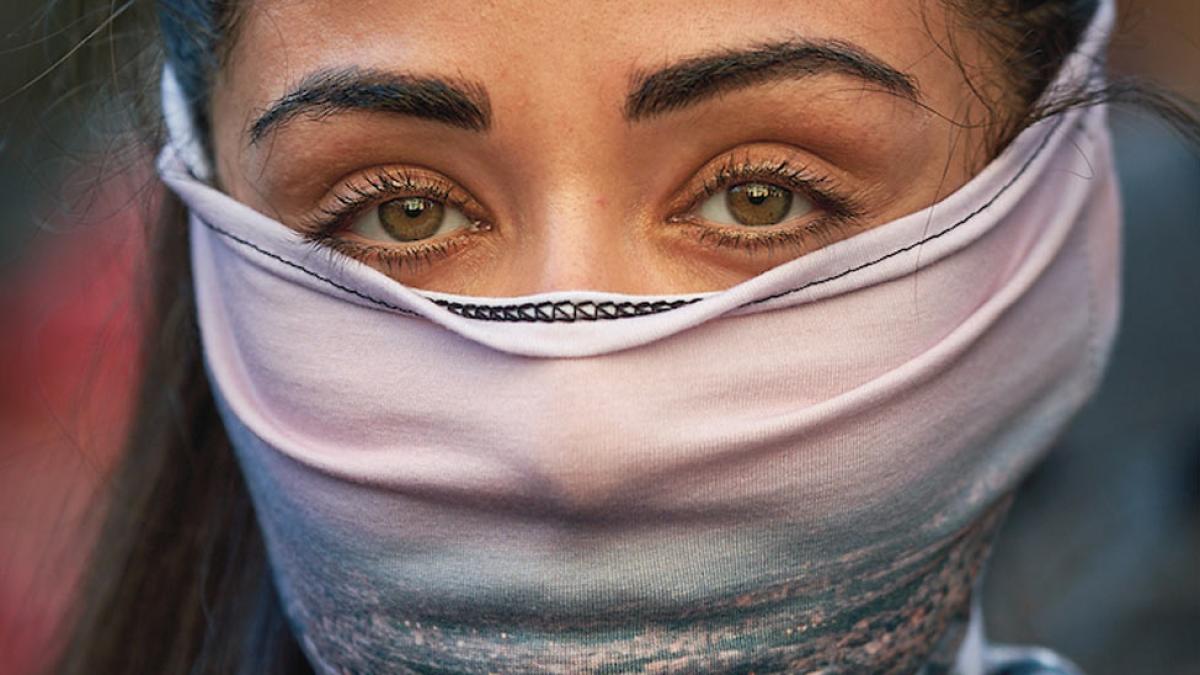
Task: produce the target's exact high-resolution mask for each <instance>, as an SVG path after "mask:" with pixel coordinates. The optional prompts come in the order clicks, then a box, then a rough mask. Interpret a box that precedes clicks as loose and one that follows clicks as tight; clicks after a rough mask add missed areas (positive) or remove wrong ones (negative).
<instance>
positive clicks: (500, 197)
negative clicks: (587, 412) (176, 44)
mask: <svg viewBox="0 0 1200 675" xmlns="http://www.w3.org/2000/svg"><path fill="white" fill-rule="evenodd" d="M235 37H236V42H235V44H234V45H233V48H232V52H231V54H230V57H229V60H228V62H227V64H226V66H225V68H224V70H223V71H222V72H221V73H220V75H219V77H218V80H217V82H216V84H215V87H214V92H213V111H212V112H213V137H214V143H215V149H216V155H217V164H218V177H219V180H220V182H221V184H222V186H223V188H224V189H225V190H226V191H228V192H229V193H230V194H231V195H233V196H234V197H235V198H237V199H239V200H241V201H243V202H246V203H248V204H250V205H251V206H253V207H255V208H256V209H258V210H260V211H262V212H264V213H267V214H269V215H271V216H273V217H275V218H277V219H278V220H280V221H281V222H283V223H285V224H287V225H288V226H290V227H293V228H295V229H296V230H298V231H300V232H302V233H304V234H305V235H306V236H308V237H310V238H312V239H313V240H314V241H319V242H322V243H324V244H327V245H329V246H331V247H332V248H334V249H335V250H339V251H341V252H343V253H345V254H348V255H350V256H352V257H356V258H358V259H360V260H362V261H363V262H365V263H366V264H368V265H372V266H374V267H377V268H378V269H380V270H381V271H383V272H385V273H386V274H389V275H391V276H392V277H394V278H396V279H397V280H399V281H401V282H403V283H405V284H408V285H410V286H415V287H419V288H425V289H429V290H436V291H443V292H451V293H461V294H470V295H483V296H513V295H524V294H530V293H537V292H543V291H555V290H566V289H591V290H602V291H612V292H620V293H632V294H663V293H685V292H696V291H707V290H716V289H720V288H724V287H728V286H731V285H733V284H736V283H738V282H740V281H743V280H745V279H747V278H749V277H751V276H754V275H756V274H758V273H760V272H762V271H764V270H766V269H768V268H771V267H774V266H776V265H779V264H781V263H783V262H786V261H788V260H791V259H793V258H796V257H797V256H801V255H804V254H805V253H807V252H810V251H813V250H815V249H817V248H820V247H822V246H825V245H827V244H830V243H832V242H835V241H838V240H841V239H845V238H848V237H852V236H854V235H855V234H856V233H858V232H861V231H863V230H866V229H869V228H871V227H873V226H876V225H880V224H882V223H886V222H888V221H891V220H894V219H896V218H898V217H900V216H903V215H905V214H908V213H912V212H914V211H917V210H919V209H921V208H923V207H925V206H928V205H930V204H932V203H934V202H935V201H937V200H938V199H940V198H941V197H942V196H944V195H946V194H947V193H949V192H951V191H953V190H954V189H956V188H957V187H959V186H960V185H961V184H962V183H963V182H965V181H966V180H967V179H968V178H969V177H970V175H971V174H972V172H973V171H974V170H975V169H976V168H977V167H978V166H979V164H980V163H981V162H982V161H983V160H985V159H986V157H985V150H984V148H985V147H987V142H988V140H989V139H988V137H987V134H988V130H987V128H986V127H985V126H984V125H981V124H978V122H979V121H981V120H982V115H980V114H979V111H980V110H983V109H984V105H983V104H982V102H981V101H980V100H979V99H978V98H977V96H976V94H973V93H972V91H975V90H977V88H972V87H970V86H969V85H968V83H967V81H966V80H965V76H964V72H967V73H985V74H990V75H996V74H998V73H997V71H996V70H995V68H994V67H992V66H991V65H990V64H989V61H988V59H987V58H986V57H985V56H984V51H983V49H982V48H981V46H980V45H979V43H978V42H977V40H976V39H975V37H974V36H973V35H972V34H970V33H969V32H967V31H964V30H960V29H958V28H956V27H955V26H954V23H953V20H952V17H951V15H950V14H948V12H947V11H946V10H945V9H944V8H943V7H942V3H941V2H937V1H936V0H930V1H928V2H926V1H924V0H807V1H806V2H796V1H795V0H785V1H777V0H759V1H758V2H754V3H729V2H726V1H724V0H656V1H655V2H641V1H638V2H635V1H632V0H613V1H606V2H595V0H555V2H553V3H550V2H544V1H534V0H495V1H491V2H479V1H478V0H437V1H436V2H423V3H413V2H400V1H399V0H362V1H360V2H356V3H352V5H347V4H346V3H344V2H335V1H333V0H306V1H304V2H298V1H295V0H257V1H256V2H253V3H248V6H247V9H246V10H245V11H244V14H243V15H242V16H241V17H240V22H239V24H238V26H237V30H236V35H235ZM960 61H961V62H960ZM963 64H965V65H966V67H965V68H964V67H962V66H963ZM991 79H992V80H993V81H999V78H998V77H993V78H991ZM990 103H996V101H990Z"/></svg>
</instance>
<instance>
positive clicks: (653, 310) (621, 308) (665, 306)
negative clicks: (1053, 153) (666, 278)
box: [200, 118, 1063, 323]
mask: <svg viewBox="0 0 1200 675" xmlns="http://www.w3.org/2000/svg"><path fill="white" fill-rule="evenodd" d="M1062 125H1063V119H1061V118H1060V119H1058V120H1057V121H1056V123H1055V125H1054V128H1053V129H1051V130H1050V131H1048V132H1046V135H1045V137H1043V138H1042V141H1041V143H1039V144H1038V147H1037V148H1036V149H1035V150H1034V152H1033V154H1032V155H1030V157H1029V159H1027V160H1026V161H1025V164H1024V165H1022V166H1021V169H1020V170H1019V171H1018V172H1017V173H1016V175H1014V176H1013V177H1012V178H1010V179H1009V180H1008V182H1006V183H1005V184H1004V185H1003V186H1001V188H1000V189H999V190H998V191H997V192H996V194H995V195H993V196H992V198H991V199H989V200H988V201H987V202H985V203H984V204H982V205H981V206H980V207H979V208H977V209H975V210H974V211H972V212H971V213H969V214H967V215H966V216H964V217H963V218H962V219H961V220H959V221H958V222H956V223H954V224H953V225H951V226H949V227H947V228H946V229H944V230H941V231H940V232H935V233H934V234H931V235H929V236H927V237H925V238H924V239H921V240H919V241H915V242H913V243H911V244H908V245H907V246H904V247H902V248H898V249H896V250H895V251H892V252H891V253H888V254H886V255H883V256H880V257H879V258H876V259H875V260H872V261H870V262H866V263H863V264H861V265H856V266H854V267H851V268H849V269H846V270H843V271H841V272H838V273H837V274H833V275H830V276H827V277H824V278H822V279H816V280H814V281H810V282H808V283H805V284H803V285H801V286H797V287H795V288H790V289H788V290H785V291H779V292H778V293H773V294H771V295H768V296H766V297H763V298H759V299H757V300H751V301H750V302H747V303H744V304H742V305H740V306H739V309H741V308H745V307H751V306H754V305H758V304H762V303H764V302H770V301H772V300H777V299H779V298H781V297H783V296H785V295H791V294H792V293H798V292H800V291H803V290H805V289H808V288H812V287H813V286H819V285H821V284H824V283H828V282H830V281H835V280H837V279H841V278H842V277H845V276H848V275H851V274H854V273H855V272H858V271H861V270H864V269H866V268H868V267H871V266H872V265H878V264H879V263H881V262H883V261H885V260H888V259H889V258H894V257H896V256H898V255H900V254H902V253H906V252H908V251H911V250H913V249H914V248H917V247H918V246H921V245H923V244H926V243H929V242H931V241H933V240H934V239H938V238H939V237H943V236H945V235H947V234H949V233H950V232H952V231H954V230H956V229H958V228H959V227H961V226H962V225H964V224H966V223H967V222H968V221H970V220H972V219H973V218H975V217H976V216H978V215H979V214H981V213H983V212H984V211H986V210H987V209H988V208H991V206H992V205H993V204H995V203H996V201H997V200H999V199H1000V197H1001V196H1003V195H1004V193H1005V192H1008V190H1009V189H1010V188H1012V186H1013V185H1015V184H1016V182H1017V181H1018V180H1020V178H1021V177H1022V176H1024V175H1025V172H1027V171H1028V170H1029V167H1031V166H1033V162H1034V161H1035V160H1036V159H1037V158H1038V157H1039V156H1041V154H1042V151H1044V150H1045V149H1046V146H1047V145H1049V143H1050V139H1051V138H1052V137H1053V136H1054V134H1056V133H1057V132H1058V130H1059V128H1061V127H1062ZM200 222H201V223H203V224H204V225H205V226H206V227H208V228H209V229H211V230H213V231H215V232H217V233H219V234H222V235H224V236H226V237H228V238H230V239H232V240H233V241H236V242H237V243H239V244H242V245H243V246H246V247H248V248H250V249H253V250H255V251H258V252H259V253H261V254H263V255H265V256H267V257H269V258H272V259H273V260H277V261H279V262H281V263H283V264H285V265H287V266H288V267H292V268H294V269H297V270H299V271H301V272H303V273H305V274H307V275H309V276H311V277H313V278H314V279H318V280H320V281H324V282H325V283H327V284H329V285H330V286H333V287H334V288H336V289H338V290H340V291H343V292H345V293H349V294H351V295H354V296H356V297H359V298H362V299H363V300H366V301H368V302H373V303H375V304H377V305H379V306H381V307H386V308H388V309H391V310H393V311H396V312H399V313H401V314H404V315H407V316H420V315H419V314H418V313H417V312H414V311H412V310H408V309H404V308H402V307H397V306H396V305H393V304H391V303H388V302H384V301H383V300H380V299H378V298H373V297H371V296H369V295H366V294H363V293H360V292H359V291H356V290H354V289H353V288H348V287H346V286H343V285H341V284H339V283H337V282H336V281H333V280H332V279H329V278H328V277H324V276H321V275H320V274H317V273H316V272H313V271H312V270H309V269H307V268H305V267H303V266H301V265H299V264H297V263H294V262H292V261H290V260H287V259H284V258H281V257H280V256H278V255H275V254H274V253H271V252H270V251H266V250H264V249H262V248H259V247H258V246H256V245H255V244H253V243H252V242H249V241H246V240H245V239H242V238H241V237H238V236H237V235H234V234H233V233H231V232H227V231H225V230H223V229H221V228H219V227H217V226H216V225H213V224H212V223H209V222H207V221H205V220H203V219H200ZM427 299H428V300H430V301H431V302H433V303H434V304H436V305H438V306H439V307H442V308H444V309H447V310H449V311H450V312H451V313H453V314H457V315H458V316H461V317H464V318H467V319H476V320H480V321H502V322H508V323H573V322H575V321H611V320H615V319H626V318H633V317H639V316H649V315H651V314H661V313H663V312H669V311H672V310H675V309H679V308H680V307H684V306H686V305H691V304H693V303H696V302H699V301H700V300H701V299H702V298H685V299H681V300H657V301H653V302H646V301H638V302H633V301H628V302H612V301H605V302H599V303H597V302H595V301H592V300H583V301H578V302H576V301H573V300H562V301H558V302H541V303H537V304H534V303H524V304H520V305H478V304H466V303H460V302H452V301H449V300H439V299H434V298H427Z"/></svg>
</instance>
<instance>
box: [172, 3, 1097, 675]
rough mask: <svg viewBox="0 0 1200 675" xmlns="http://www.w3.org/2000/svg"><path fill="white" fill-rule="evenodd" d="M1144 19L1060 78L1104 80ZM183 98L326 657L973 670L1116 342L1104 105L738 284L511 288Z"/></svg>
mask: <svg viewBox="0 0 1200 675" xmlns="http://www.w3.org/2000/svg"><path fill="white" fill-rule="evenodd" d="M1111 16H1112V8H1111V4H1110V3H1105V5H1104V8H1103V9H1102V10H1101V14H1100V16H1098V17H1097V19H1096V25H1095V26H1094V27H1093V29H1092V31H1091V32H1090V33H1089V36H1088V38H1087V39H1086V40H1085V43H1084V45H1083V46H1082V47H1081V50H1080V53H1079V54H1077V55H1075V57H1073V58H1072V59H1071V60H1070V62H1069V63H1068V65H1067V67H1066V69H1065V70H1064V73H1063V74H1062V76H1061V77H1060V81H1059V85H1058V86H1065V85H1069V84H1072V83H1078V82H1080V81H1082V80H1083V79H1085V78H1088V77H1091V76H1092V74H1093V71H1092V69H1093V64H1092V57H1093V56H1094V55H1095V54H1097V53H1100V50H1101V47H1102V45H1103V42H1104V36H1105V34H1106V32H1107V29H1108V25H1109V23H1110V22H1111ZM169 79H170V74H169V72H168V80H169ZM166 91H167V94H168V96H167V99H168V100H167V101H166V110H167V113H168V117H169V120H168V121H169V122H170V126H171V130H172V135H173V137H174V138H175V141H174V143H173V144H171V145H168V147H167V148H166V149H164V151H163V153H162V156H161V159H160V170H161V174H162V177H163V179H164V180H165V181H166V183H167V184H168V185H169V186H170V188H171V189H172V190H173V191H175V193H176V194H178V195H179V196H180V197H181V198H182V199H183V201H184V202H185V203H186V204H187V206H188V207H189V209H190V213H191V215H190V228H191V247H192V264H193V271H194V279H195V292H196V300H197V305H198V311H199V322H200V329H201V335H202V339H203V346H204V358H205V363H206V366H207V369H208V372H209V376H210V379H211V382H212V385H213V389H214V392H215V393H216V396H217V399H218V403H219V405H220V409H221V411H222V414H223V418H224V421H225V425H226V428H227V430H228V432H229V436H230V440H231V441H232V443H233V446H234V448H235V450H236V452H237V456H238V458H239V460H240V462H241V466H242V468H243V471H244V474H245V477H246V481H247V484H248V486H249V490H250V494H251V496H252V498H253V500H254V504H255V507H256V511H257V514H258V519H259V522H260V524H261V528H262V532H263V535H264V537H265V541H266V545H267V550H268V554H269V559H270V563H271V569H272V571H273V574H274V579H275V582H276V584H277V587H278V589H279V592H280V595H281V597H282V599H283V603H284V608H285V611H286V614H287V616H288V618H289V620H290V622H291V624H292V626H293V628H294V631H295V633H296V635H297V636H298V638H299V641H300V643H301V645H302V647H303V649H304V650H305V652H306V653H307V655H308V657H309V659H310V660H311V662H312V663H313V664H314V666H315V667H316V668H317V670H318V671H319V672H322V673H380V672H423V673H432V672H453V673H485V672H505V673H509V672H544V673H578V672H680V673H683V672H689V673H691V672H776V671H801V672H808V671H817V672H825V673H841V672H847V673H860V672H913V671H916V670H917V669H919V668H921V667H923V666H926V665H928V664H930V663H932V662H937V660H938V659H942V658H943V657H944V654H943V652H944V651H945V650H947V649H949V650H950V652H951V653H950V654H949V656H948V657H945V659H946V660H947V661H953V660H954V653H952V652H953V649H954V648H955V647H956V643H955V644H951V645H950V646H949V647H948V646H947V645H946V641H945V638H946V635H947V634H948V627H949V626H950V625H951V624H952V623H953V621H954V619H955V618H956V617H959V616H961V615H963V614H964V613H965V612H966V608H967V607H968V605H969V599H970V595H971V588H972V584H973V583H974V580H975V578H976V576H977V573H978V571H979V568H980V565H981V561H982V559H983V557H984V555H985V552H986V548H987V542H988V541H989V537H990V534H991V533H992V531H993V530H994V528H995V526H996V523H997V521H998V520H999V516H1000V513H1001V512H1002V511H1003V507H1004V505H1005V503H1006V495H1008V494H1009V493H1010V491H1011V490H1012V489H1013V487H1014V486H1015V485H1016V484H1017V482H1019V480H1020V479H1021V478H1022V477H1023V476H1024V475H1025V474H1026V473H1027V472H1028V471H1029V469H1030V468H1031V467H1032V466H1033V465H1034V464H1035V463H1036V462H1037V461H1038V460H1039V458H1040V457H1041V456H1042V454H1043V451H1044V450H1045V449H1046V448H1047V447H1048V445H1049V444H1050V443H1051V442H1052V440H1053V439H1054V438H1055V436H1056V435H1057V434H1058V433H1059V431H1060V430H1061V429H1062V428H1063V426H1064V424H1065V422H1066V421H1067V420H1068V418H1069V417H1070V416H1071V415H1072V413H1073V412H1074V411H1075V410H1077V409H1078V407H1079V406H1080V405H1081V404H1082V403H1083V402H1084V400H1085V399H1086V398H1087V397H1088V396H1089V394H1090V393H1091V392H1092V391H1093V389H1094V388H1095V386H1096V384H1097V381H1098V378H1099V375H1100V372H1101V370H1102V365H1103V363H1104V362H1105V359H1106V357H1107V354H1108V352H1109V347H1110V344H1111V341H1112V338H1113V333H1114V327H1115V324H1116V316H1117V305H1118V294H1117V280H1118V243H1119V242H1118V213H1119V209H1118V204H1117V191H1116V183H1115V178H1114V172H1113V164H1112V157H1111V153H1110V146H1109V135H1108V131H1107V129H1106V126H1105V110H1104V109H1103V108H1101V107H1093V108H1089V109H1084V110H1075V111H1071V112H1067V113H1065V114H1062V115H1059V116H1057V117H1055V118H1053V119H1050V120H1047V121H1044V122H1040V123H1038V124H1035V125H1033V126H1032V127H1031V128H1029V129H1027V130H1026V131H1025V132H1024V133H1022V134H1021V135H1020V136H1019V137H1018V138H1017V139H1016V140H1015V141H1014V142H1013V143H1012V144H1011V145H1010V146H1009V147H1008V148H1007V149H1006V150H1005V151H1004V152H1003V154H1002V155H1001V156H1000V157H999V158H997V159H996V160H995V161H994V162H992V163H991V164H990V165H989V166H987V167H986V168H985V169H984V170H983V171H982V172H981V173H980V174H979V175H978V176H976V177H975V178H974V179H972V180H971V181H970V182H969V183H968V184H967V185H965V186H964V187H963V188H961V189H960V190H958V191H957V192H955V193H954V194H952V195H950V196H949V197H947V198H946V199H944V200H943V201H941V202H939V203H937V204H935V205H933V206H931V207H929V208H928V209H925V210H923V211H921V212H919V213H915V214H912V215H910V216H907V217H904V218H901V219H899V220H896V221H894V222H891V223H887V224H884V225H881V226H879V227H877V228H875V229H872V230H869V231H866V232H863V233H861V234H858V235H856V236H854V237H852V238H850V239H847V240H845V241H842V242H839V243H836V244H833V245H831V246H828V247H826V248H823V249H820V250H818V251H815V252H812V253H809V254H807V255H805V256H803V257H801V258H799V259H796V260H794V261H792V262H789V263H787V264H784V265H782V266H780V267H777V268H775V269H772V270H770V271H768V272H766V273H763V274H762V275H760V276H757V277H755V278H753V279H750V280H749V281H746V282H745V283H742V284H739V285H737V286H735V287H733V288H730V289H728V290H725V291H720V292H715V293H708V294H701V295H694V296H669V297H644V296H624V295H614V294H611V293H602V292H591V291H578V292H557V293H549V294H541V295H535V296H529V297H521V298H478V297H459V296H450V295H444V294H435V293H429V292H422V291H417V290H413V289H409V288H406V287H404V286H402V285H401V284H399V283H397V282H396V281H394V280H392V279H390V278H388V277H386V276H384V275H383V274H381V273H379V272H377V271H375V270H373V269H371V268H368V267H366V266H364V265H362V264H359V263H357V262H355V261H353V260H349V259H345V258H342V257H340V256H338V255H336V254H333V253H330V252H326V251H323V250H318V249H314V248H313V246H312V245H311V244H308V243H306V242H305V241H304V240H303V239H302V238H301V236H300V235H298V234H297V233H295V232H294V231H292V230H291V229H289V228H287V227H285V226H284V225H282V224H280V223H278V222H275V221H273V220H272V219H270V218H268V217H267V216H265V215H263V214H261V213H258V212H256V211H254V210H252V209H250V208H249V207H247V206H245V205H242V204H240V203H238V202H236V201H234V200H233V199H231V198H230V197H228V196H226V195H224V194H222V193H221V192H219V191H217V190H215V189H213V188H212V187H210V186H209V185H208V184H207V183H206V181H205V180H203V179H202V176H203V175H204V170H203V167H202V166H200V165H199V164H198V162H200V161H201V159H200V158H198V157H197V155H196V153H194V152H192V151H191V150H189V144H188V143H186V142H185V141H186V139H187V138H188V130H187V128H186V120H182V118H181V117H180V116H179V115H180V110H181V109H182V106H181V103H180V101H179V100H178V98H177V92H175V91H174V85H173V84H172V83H171V82H169V81H168V82H167V86H166ZM181 120H182V121H181ZM189 166H190V167H191V170H190V171H189ZM959 668H960V669H967V670H969V668H970V666H963V665H962V664H960V665H959Z"/></svg>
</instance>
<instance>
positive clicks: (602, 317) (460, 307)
mask: <svg viewBox="0 0 1200 675" xmlns="http://www.w3.org/2000/svg"><path fill="white" fill-rule="evenodd" d="M700 300H701V298H684V299H681V300H655V301H648V302H632V301H627V302H612V301H607V302H594V301H591V300H584V301H576V300H560V301H558V302H536V303H535V302H527V303H524V304H521V305H474V304H464V303H461V302H451V301H449V300H433V302H434V303H436V304H437V305H438V306H440V307H445V308H446V309H448V310H450V311H451V312H453V313H455V314H457V315H459V316H461V317H464V318H467V319H479V320H481V321H504V322H515V323H574V322H576V321H611V320H613V319H628V318H630V317H635V316H649V315H651V314H661V313H663V312H669V311H671V310H673V309H678V308H680V307H683V306H684V305H690V304H692V303H695V302H699V301H700Z"/></svg>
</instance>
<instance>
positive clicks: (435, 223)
mask: <svg viewBox="0 0 1200 675" xmlns="http://www.w3.org/2000/svg"><path fill="white" fill-rule="evenodd" d="M444 215H445V208H444V207H443V206H442V205H441V204H440V203H438V202H436V201H433V200H432V199H426V198H424V197H404V198H401V199H393V200H392V201H389V202H384V203H382V204H380V205H379V224H380V225H381V226H382V227H383V229H384V231H385V232H387V233H388V234H389V235H390V236H391V237H392V238H394V239H398V240H399V241H419V240H421V239H428V238H429V237H432V236H433V235H435V234H437V231H438V229H439V228H440V227H441V226H442V221H443V220H444V217H443V216H444Z"/></svg>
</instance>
